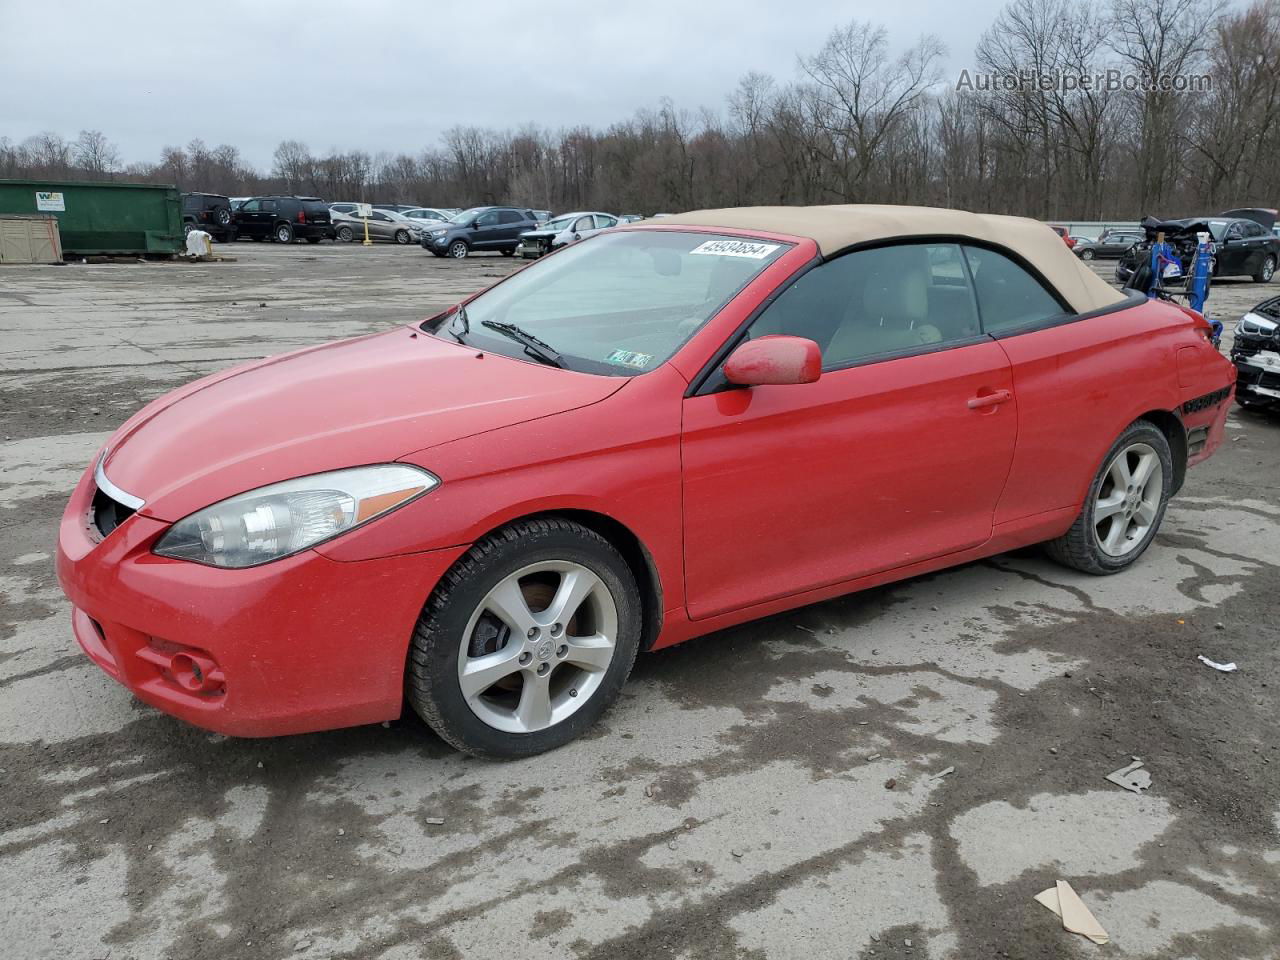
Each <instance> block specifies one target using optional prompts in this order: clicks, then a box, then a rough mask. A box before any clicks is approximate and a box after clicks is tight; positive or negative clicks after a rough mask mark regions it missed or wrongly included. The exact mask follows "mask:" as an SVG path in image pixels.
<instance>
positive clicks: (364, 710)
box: [58, 206, 1235, 757]
mask: <svg viewBox="0 0 1280 960" xmlns="http://www.w3.org/2000/svg"><path fill="white" fill-rule="evenodd" d="M1209 337H1210V330H1209V325H1208V324H1207V323H1206V322H1205V321H1204V320H1203V318H1201V317H1200V316H1199V315H1198V314H1196V313H1193V312H1191V311H1189V310H1185V309H1182V308H1180V307H1177V306H1174V305H1172V304H1169V303H1165V302H1161V301H1149V300H1147V299H1146V298H1145V297H1143V296H1141V295H1138V294H1134V293H1127V292H1119V291H1117V290H1113V289H1112V288H1111V287H1109V286H1108V285H1106V284H1105V283H1104V282H1103V281H1102V280H1100V279H1098V278H1097V277H1096V276H1095V275H1094V274H1093V273H1092V272H1091V271H1090V270H1089V269H1088V268H1087V267H1085V266H1083V265H1082V264H1081V263H1080V262H1079V261H1078V260H1077V259H1076V258H1075V256H1074V255H1073V254H1072V253H1071V251H1070V250H1069V249H1068V248H1067V247H1066V245H1065V244H1063V243H1062V241H1061V239H1059V238H1058V237H1057V236H1056V235H1055V234H1054V233H1053V231H1052V230H1050V229H1049V228H1048V227H1046V226H1044V225H1043V224H1040V223H1036V222H1034V221H1031V220H1023V219H1016V218H1009V217H997V216H984V215H977V214H971V213H964V212H960V211H953V210H936V209H923V208H911V207H887V206H886V207H876V206H843V207H840V206H833V207H809V208H784V207H777V208H755V209H736V210H710V211H702V212H698V213H690V214H682V215H679V216H672V217H666V218H664V219H662V220H661V222H656V223H646V224H637V225H634V226H628V227H621V228H618V229H615V230H612V231H609V232H607V233H603V234H601V235H599V236H596V237H592V238H590V239H588V240H584V241H583V242H582V243H580V244H575V245H573V246H572V247H569V248H566V249H564V250H562V251H559V252H557V253H555V254H553V255H552V256H549V257H546V258H545V259H543V260H540V261H538V262H536V263H535V264H534V265H532V266H530V267H528V268H526V269H524V270H521V271H519V272H517V273H515V274H513V275H511V276H509V277H507V278H506V279H504V280H502V281H501V282H499V283H497V284H495V285H494V286H492V287H490V288H489V289H487V290H484V291H482V292H480V293H478V294H476V295H475V296H473V297H472V298H470V299H468V300H467V301H466V302H464V303H462V304H460V305H458V306H456V307H454V308H452V309H450V310H448V311H446V312H444V313H442V314H440V315H438V316H435V317H431V318H429V319H428V320H426V321H424V322H423V323H421V324H418V325H414V326H410V327H407V328H404V329H394V330H390V331H387V332H385V333H381V334H377V335H373V336H366V337H362V338H358V339H354V340H347V341H343V342H340V343H332V344H327V345H324V346H317V347H313V348H310V349H306V350H300V351H298V352H296V353H292V354H289V355H287V356H283V357H276V358H273V359H268V360H264V361H261V362H258V363H253V364H249V365H247V366H242V367H238V368H235V369H231V370H227V371H224V372H222V373H218V374H215V375H213V376H210V377H206V378H205V379H203V380H198V381H196V382H195V383H192V384H190V385H188V386H186V387H184V388H182V389H180V390H178V391H176V392H174V393H172V394H170V395H168V396H166V397H163V398H161V399H160V400H157V401H155V402H154V403H152V404H150V405H149V406H147V407H146V408H144V409H143V410H141V411H140V412H139V413H138V414H136V415H135V416H134V417H133V418H132V419H130V420H129V421H128V422H127V423H125V424H124V425H123V426H122V427H121V428H120V429H119V430H118V431H117V432H116V433H115V435H114V436H112V437H111V438H110V440H109V441H108V442H107V444H106V445H105V446H104V447H103V449H102V450H101V451H100V452H99V454H98V455H97V456H96V457H95V458H94V460H93V462H92V463H91V464H90V465H89V468H88V469H87V471H86V472H85V474H84V476H83V478H82V479H81V480H80V483H79V485H78V486H77V487H76V489H75V492H74V493H73V494H72V496H71V502H70V504H69V505H68V507H67V510H66V514H65V516H64V518H63V520H62V525H61V530H60V534H59V543H58V574H59V577H60V580H61V583H62V586H63V589H64V590H65V591H66V594H67V596H68V597H69V598H70V599H71V603H72V604H73V606H74V611H73V626H74V630H75V635H76V637H77V639H78V640H79V642H80V644H81V646H82V647H83V648H84V650H85V651H86V653H87V654H88V655H89V657H91V658H92V659H93V660H94V661H95V662H96V663H97V664H99V666H101V667H102V669H104V670H105V671H106V672H107V673H109V674H110V675H111V676H113V677H115V678H116V679H117V680H119V681H120V682H121V683H122V684H124V685H125V686H126V687H128V688H129V689H130V690H131V691H133V693H134V694H135V695H136V696H137V697H138V698H139V699H141V700H143V701H145V702H147V703H149V704H152V705H154V706H156V707H159V708H160V709H161V710H164V711H167V712H169V713H171V714H174V715H176V716H178V717H181V718H183V719H185V720H188V721H190V722H191V723H194V724H198V725H200V726H203V727H207V728H209V729H212V730H217V731H222V732H225V733H228V734H233V735H238V736H265V735H274V734H288V733H299V732H304V731H314V730H322V729H327V728H332V727H340V726H344V725H351V724H362V723H371V722H377V721H382V720H387V719H390V718H394V717H397V716H399V714H400V713H401V710H402V707H403V705H404V702H405V701H406V700H407V701H408V703H409V704H410V705H411V706H412V707H413V708H414V709H415V710H416V711H417V712H418V713H419V714H420V715H421V716H422V717H423V718H424V719H425V720H426V722H427V723H428V724H429V725H430V726H431V727H432V728H433V729H434V730H435V731H436V732H438V733H439V734H440V736H442V737H443V738H444V739H445V740H446V741H448V742H449V743H451V744H453V745H455V746H456V747H458V748H460V749H462V750H466V751H470V752H472V753H475V754H477V755H481V756H488V757H517V756H524V755H528V754H532V753H537V752H539V751H542V750H546V749H549V748H552V747H556V746H558V745H560V744H563V743H565V742H566V741H568V740H570V739H572V738H573V737H575V736H577V735H578V734H580V733H582V732H583V731H584V730H585V729H587V728H588V727H589V726H590V725H591V724H592V723H594V722H595V721H596V720H597V719H598V718H599V717H600V716H601V714H602V713H603V712H604V710H605V709H606V708H607V707H608V705H609V704H610V703H611V702H612V701H613V700H614V699H615V698H616V697H617V696H618V692H619V690H620V688H621V687H622V685H623V682H624V681H625V679H626V677H627V674H628V672H629V671H630V670H631V666H632V663H633V661H634V659H635V657H636V655H637V653H638V652H639V651H645V650H651V649H654V648H658V647H665V646H668V645H670V644H674V643H678V642H680V641H682V640H685V639H687V638H689V637H693V636H695V635H698V634H704V633H707V632H709V631H712V630H717V629H720V628H723V627H726V626H729V625H731V624H735V623H739V622H742V621H745V620H749V619H752V618H756V617H761V616H764V615H767V614H771V613H775V612H777V611H780V610H785V609H787V608H791V607H797V606H800V605H802V604H807V603H812V602H814V601H818V600H822V599H824V598H827V597H832V596H835V595H837V594H842V593H847V592H849V591H853V590H858V589H861V588H864V587H868V586H872V585H875V584H882V583H885V582H887V581H891V580H899V579H902V578H904V577H911V576H915V575H917V574H921V573H925V572H927V571H931V570H937V569H939V568H942V567H949V566H954V565H955V564H960V563H965V562H967V561H971V560H974V559H976V558H979V557H984V556H988V555H991V554H995V553H998V552H1001V551H1005V550H1009V549H1011V548H1013V547H1021V546H1024V545H1027V544H1033V543H1045V544H1047V548H1048V551H1049V553H1050V554H1051V555H1052V556H1053V557H1055V558H1057V559H1058V560H1060V561H1061V562H1063V563H1065V564H1067V565H1068V566H1071V567H1074V568H1076V569H1078V570H1083V571H1086V572H1088V573H1092V574H1106V573H1113V572H1116V571H1119V570H1123V569H1125V568H1126V567H1128V566H1130V565H1131V564H1133V562H1134V561H1135V560H1136V559H1137V558H1138V557H1139V556H1140V555H1141V554H1142V553H1143V551H1144V550H1146V549H1147V548H1148V547H1149V546H1150V544H1151V542H1152V540H1153V538H1154V536H1155V533H1156V531H1157V529H1158V528H1159V526H1160V522H1161V519H1162V517H1163V515H1164V512H1165V505H1166V504H1167V503H1168V500H1169V497H1170V496H1171V495H1172V494H1174V493H1175V492H1176V491H1177V490H1178V488H1179V486H1181V484H1182V482H1183V477H1184V474H1185V472H1186V469H1187V467H1188V466H1191V465H1192V464H1195V463H1196V462H1197V461H1200V460H1203V459H1204V458H1206V457H1208V456H1209V455H1210V454H1211V453H1212V452H1213V451H1214V450H1215V448H1217V446H1218V445H1219V444H1220V443H1221V441H1222V436H1223V423H1224V420H1225V418H1226V414H1227V409H1228V406H1229V402H1230V398H1231V391H1232V384H1233V382H1234V380H1235V372H1234V370H1233V368H1232V366H1231V364H1230V363H1229V362H1228V361H1227V360H1226V359H1224V358H1223V357H1221V356H1220V355H1219V354H1218V352H1217V351H1216V350H1215V349H1214V347H1213V346H1212V345H1211V343H1210V341H1209Z"/></svg>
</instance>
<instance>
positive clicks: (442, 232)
mask: <svg viewBox="0 0 1280 960" xmlns="http://www.w3.org/2000/svg"><path fill="white" fill-rule="evenodd" d="M448 232H449V231H448V230H432V231H431V235H432V236H433V237H443V236H444V235H445V234H446V233H448Z"/></svg>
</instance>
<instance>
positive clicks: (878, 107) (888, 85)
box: [800, 20, 945, 201]
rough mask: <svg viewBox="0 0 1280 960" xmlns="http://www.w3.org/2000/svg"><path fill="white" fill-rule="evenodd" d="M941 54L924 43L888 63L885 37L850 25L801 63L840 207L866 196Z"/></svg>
mask: <svg viewBox="0 0 1280 960" xmlns="http://www.w3.org/2000/svg"><path fill="white" fill-rule="evenodd" d="M944 52H945V48H944V47H943V46H942V43H941V41H939V40H938V39H937V38H936V37H933V36H927V35H926V36H923V37H921V38H920V40H919V41H917V43H916V44H915V45H914V46H912V47H910V48H909V49H907V50H906V51H905V52H904V53H902V54H901V55H899V56H897V57H892V56H891V55H890V53H889V38H888V34H887V33H886V32H885V29H884V28H883V27H876V26H872V25H871V24H868V23H860V22H858V21H856V20H855V21H853V22H851V23H849V24H848V25H847V26H845V27H839V28H837V29H836V30H833V31H832V33H831V35H830V36H829V37H828V38H827V42H826V43H825V44H824V45H823V47H822V49H821V50H820V51H818V53H817V54H816V55H815V56H812V57H802V58H801V60H800V66H801V69H803V70H804V72H805V73H806V74H807V75H808V76H809V78H810V80H811V81H812V83H813V88H814V92H815V94H816V105H817V106H818V107H819V111H818V113H817V116H816V119H817V121H818V123H819V125H820V126H821V127H822V129H823V130H824V132H825V133H826V134H827V136H828V138H829V147H830V153H829V159H830V161H831V162H832V164H833V165H834V166H835V168H836V169H837V171H838V172H839V176H840V188H839V193H840V196H841V199H844V200H847V201H853V200H856V199H859V198H860V196H861V195H862V194H863V193H864V192H865V191H866V190H867V189H868V187H869V186H870V177H871V172H872V169H873V168H874V166H875V165H876V161H877V159H878V158H879V152H880V150H881V148H882V146H883V144H884V142H885V139H886V138H887V137H888V136H889V134H890V133H891V132H892V131H893V130H894V129H895V127H896V126H897V124H898V123H900V122H901V121H902V120H903V119H904V118H905V117H906V116H907V114H909V113H910V112H911V110H913V109H914V108H915V107H916V106H917V105H918V104H919V103H920V101H921V100H922V99H923V98H924V97H925V94H926V93H927V92H928V90H929V88H930V87H931V86H932V85H933V84H935V83H937V82H938V81H939V79H940V74H939V72H938V61H939V60H940V59H941V58H942V56H943V54H944Z"/></svg>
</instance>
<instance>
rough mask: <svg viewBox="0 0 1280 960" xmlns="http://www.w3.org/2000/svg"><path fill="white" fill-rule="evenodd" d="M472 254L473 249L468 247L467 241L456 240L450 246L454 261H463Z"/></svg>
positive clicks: (450, 253) (450, 254)
mask: <svg viewBox="0 0 1280 960" xmlns="http://www.w3.org/2000/svg"><path fill="white" fill-rule="evenodd" d="M470 252H471V248H470V247H468V246H467V243H466V241H465V240H455V241H453V243H451V244H449V256H450V257H452V258H453V259H454V260H462V259H463V258H465V257H466V255H467V254H468V253H470Z"/></svg>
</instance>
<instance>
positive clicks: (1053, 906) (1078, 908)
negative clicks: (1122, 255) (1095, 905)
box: [1035, 880, 1111, 944]
mask: <svg viewBox="0 0 1280 960" xmlns="http://www.w3.org/2000/svg"><path fill="white" fill-rule="evenodd" d="M1035 899H1036V902H1037V903H1039V904H1040V905H1041V906H1045V907H1048V908H1049V909H1050V910H1052V911H1053V912H1054V913H1055V914H1057V915H1058V917H1059V918H1060V919H1061V920H1062V926H1063V929H1065V930H1067V931H1069V932H1070V933H1078V934H1080V935H1081V936H1085V937H1088V938H1089V939H1090V940H1092V941H1093V942H1094V943H1097V944H1104V943H1110V942H1111V937H1110V936H1108V935H1107V931H1105V930H1103V929H1102V924H1100V923H1098V921H1097V918H1095V917H1094V915H1093V914H1092V913H1090V912H1089V908H1088V907H1086V906H1085V905H1084V901H1083V900H1081V899H1080V898H1079V897H1078V896H1077V895H1076V892H1075V891H1074V890H1072V889H1071V884H1069V883H1067V881H1065V880H1059V881H1058V882H1057V883H1056V884H1055V885H1054V886H1052V887H1050V888H1049V889H1048V890H1042V891H1041V892H1040V893H1037V894H1036V897H1035Z"/></svg>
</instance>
